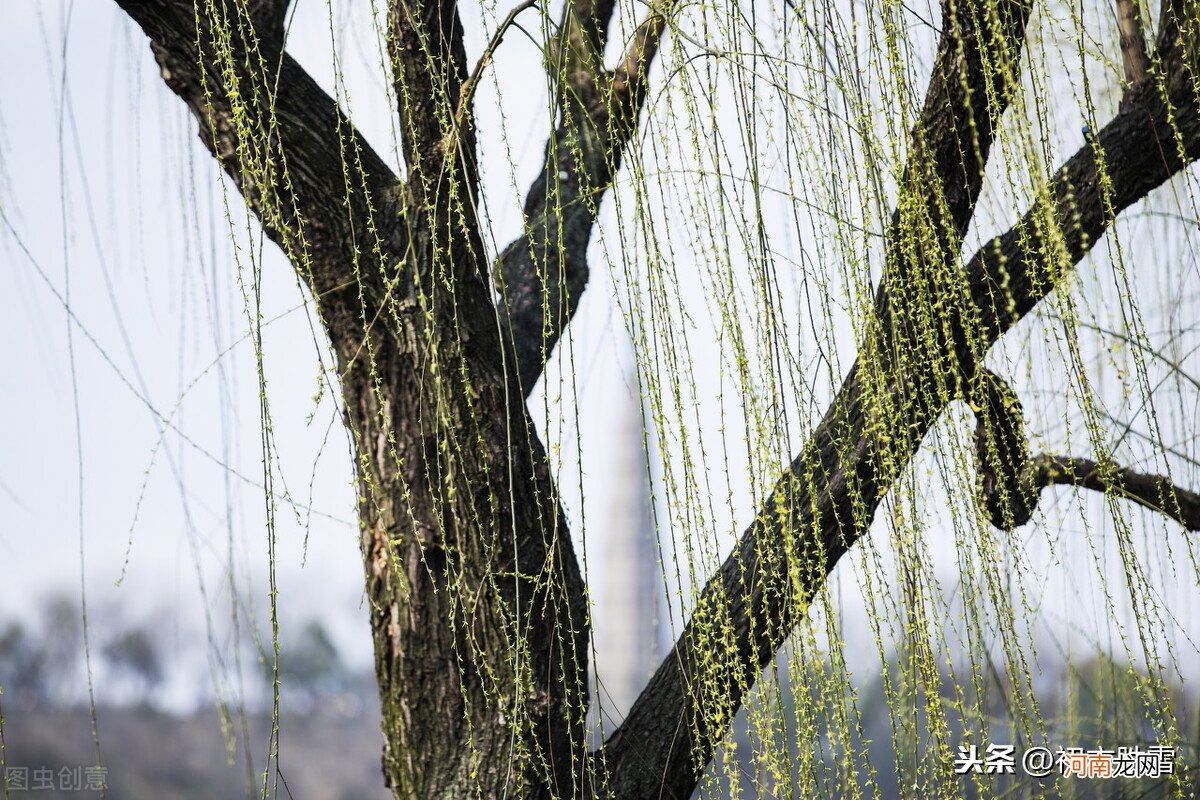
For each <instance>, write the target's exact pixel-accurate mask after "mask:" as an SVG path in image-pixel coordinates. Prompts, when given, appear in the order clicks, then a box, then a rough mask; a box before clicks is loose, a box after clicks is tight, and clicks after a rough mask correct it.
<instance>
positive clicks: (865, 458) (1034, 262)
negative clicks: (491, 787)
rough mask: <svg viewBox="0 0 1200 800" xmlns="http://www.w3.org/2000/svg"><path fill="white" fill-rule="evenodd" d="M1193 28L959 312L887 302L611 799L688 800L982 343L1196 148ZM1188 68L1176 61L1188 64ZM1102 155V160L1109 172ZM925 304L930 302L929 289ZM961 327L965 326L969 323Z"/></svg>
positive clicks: (953, 302)
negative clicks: (935, 331) (934, 331)
mask: <svg viewBox="0 0 1200 800" xmlns="http://www.w3.org/2000/svg"><path fill="white" fill-rule="evenodd" d="M1195 35H1196V34H1195V32H1190V33H1189V35H1188V38H1187V40H1186V41H1185V42H1180V41H1179V26H1177V25H1174V24H1171V25H1167V26H1164V34H1163V36H1162V37H1160V44H1159V48H1158V51H1159V56H1160V59H1159V62H1158V63H1159V64H1161V69H1162V78H1163V82H1162V85H1163V86H1164V87H1165V89H1166V92H1165V94H1166V96H1159V95H1155V96H1143V97H1141V98H1139V100H1138V102H1136V103H1132V104H1128V105H1127V106H1126V107H1125V108H1123V109H1122V110H1121V112H1120V113H1119V114H1118V115H1117V117H1116V118H1114V119H1113V121H1112V122H1111V123H1109V125H1107V126H1105V128H1104V129H1103V130H1102V131H1101V132H1100V133H1099V135H1098V136H1097V138H1096V140H1095V141H1093V142H1089V143H1088V144H1087V145H1086V146H1085V147H1084V148H1083V149H1081V150H1080V151H1079V152H1078V153H1076V154H1075V155H1074V156H1073V157H1072V158H1071V159H1070V160H1069V161H1068V162H1067V164H1066V165H1065V166H1064V167H1063V168H1062V169H1060V170H1059V171H1058V172H1057V173H1056V174H1055V176H1054V178H1053V179H1052V180H1051V181H1050V183H1049V185H1048V186H1047V187H1046V189H1045V191H1044V192H1043V194H1042V197H1044V198H1045V200H1044V201H1043V202H1040V203H1038V205H1037V207H1036V208H1035V209H1034V210H1032V211H1030V212H1029V214H1027V215H1026V216H1025V218H1024V219H1023V220H1022V221H1021V222H1020V223H1018V225H1017V226H1016V227H1015V228H1014V229H1013V230H1011V231H1009V232H1008V233H1005V234H1004V235H1002V236H999V237H997V238H996V239H995V240H993V241H992V242H991V243H989V244H988V245H986V246H985V247H984V248H983V249H981V250H980V251H979V253H977V254H976V256H975V257H974V258H972V259H971V261H970V262H969V264H968V265H967V268H966V270H965V271H963V272H961V273H959V281H958V282H957V283H956V284H954V285H951V286H949V287H947V291H946V292H945V293H944V294H941V295H938V296H936V298H933V299H936V301H937V302H938V304H939V308H940V310H939V314H941V315H942V316H945V317H949V318H957V319H956V321H954V322H953V324H951V325H949V326H948V338H946V339H944V340H940V345H939V346H940V347H942V348H945V349H948V350H950V351H951V352H950V353H948V354H946V355H944V356H940V355H939V354H938V353H937V352H929V351H927V350H923V349H920V344H919V342H918V341H916V340H915V339H913V338H912V337H911V336H910V335H909V334H908V332H904V331H898V330H897V319H896V317H895V316H894V311H889V309H888V306H887V304H883V305H881V306H880V308H879V309H878V310H877V316H878V317H879V318H878V319H877V320H876V324H875V325H873V326H872V327H871V328H870V330H871V331H872V332H871V334H870V335H869V337H868V339H867V341H865V342H864V344H863V348H862V349H863V353H862V355H861V356H860V358H859V360H858V362H857V363H856V365H855V367H854V368H853V369H852V370H851V373H850V375H849V376H848V377H847V379H846V381H845V382H844V384H843V385H842V387H841V389H840V390H839V392H838V394H837V397H836V399H835V400H834V402H833V404H832V406H831V407H830V409H829V411H828V412H827V413H826V415H825V417H824V418H823V420H822V421H821V423H820V425H819V426H818V427H817V429H816V431H815V432H814V434H813V436H812V438H811V440H810V441H809V443H808V444H807V445H806V446H805V447H804V449H803V451H802V452H801V454H800V455H799V456H798V457H797V458H796V460H795V461H793V462H792V464H791V465H790V467H789V469H788V470H787V472H786V473H785V474H784V476H783V477H782V479H781V480H780V482H779V483H778V484H777V486H776V488H775V490H774V492H773V494H772V495H771V497H770V498H769V500H768V502H767V503H766V504H765V505H764V506H763V508H762V510H761V512H760V513H759V515H758V517H757V518H756V519H755V521H754V523H753V524H752V525H751V526H750V527H749V528H748V530H747V531H746V532H745V533H744V534H743V536H742V538H741V539H740V540H739V542H738V544H737V546H736V548H735V549H734V552H733V553H732V554H731V555H730V556H729V557H728V558H727V559H726V561H725V563H724V564H723V565H722V566H721V569H720V571H719V572H718V573H717V574H716V575H715V576H713V578H712V579H710V581H709V582H708V584H707V585H706V586H705V588H704V590H703V592H702V593H701V595H700V597H699V599H698V601H697V604H696V610H695V611H694V612H693V615H692V617H691V619H690V620H689V621H688V623H687V625H686V627H685V629H684V631H683V634H682V635H681V636H680V638H679V640H678V642H677V643H676V645H675V648H674V650H673V651H672V652H671V653H670V654H669V655H668V656H667V658H666V659H665V660H664V661H663V663H662V665H661V666H660V667H659V668H658V670H657V671H656V673H655V675H654V677H653V678H652V679H651V681H650V684H649V685H648V686H647V688H646V690H645V691H644V692H643V693H642V695H641V696H640V697H639V698H638V700H637V702H636V703H635V704H634V706H633V708H632V710H631V711H630V713H629V715H628V716H627V717H626V720H625V722H624V723H623V724H622V725H621V727H620V728H619V729H618V730H617V731H616V733H615V734H614V735H613V736H612V737H611V739H610V740H609V742H608V743H607V745H606V747H605V749H604V751H603V752H602V753H600V754H598V758H599V759H600V761H601V763H602V764H603V765H604V766H605V767H606V768H607V770H608V771H609V775H610V779H609V784H608V787H607V788H608V791H610V792H611V793H612V796H614V797H618V798H638V797H667V798H686V797H688V796H689V795H690V793H691V791H692V789H693V787H694V786H695V784H696V781H697V778H698V776H699V774H700V772H701V770H702V769H703V768H704V766H705V765H706V764H707V762H708V761H709V759H710V758H711V757H712V754H713V752H714V749H715V747H716V745H717V743H718V742H719V741H720V739H721V738H722V737H723V736H724V735H725V733H726V732H727V730H728V726H729V724H730V723H731V721H732V719H733V716H734V714H735V712H736V711H737V709H738V707H739V706H740V704H741V702H742V700H743V698H744V697H745V693H746V692H747V691H748V689H749V687H750V686H751V685H752V684H753V683H754V681H755V680H756V679H757V678H758V676H759V675H760V674H761V671H762V670H763V669H764V667H765V666H766V664H767V663H768V661H769V660H770V659H771V658H772V657H773V655H774V653H775V652H776V650H777V649H778V648H779V646H780V645H781V644H782V643H783V641H784V640H785V638H786V637H787V636H788V634H789V633H790V632H791V629H792V626H793V624H794V622H795V620H796V619H797V615H798V614H800V613H803V610H804V609H805V608H806V607H807V604H808V603H809V602H810V601H811V599H812V598H813V597H814V596H815V594H816V593H817V592H818V591H819V590H820V589H821V587H822V586H823V585H824V584H825V581H826V579H827V577H828V575H829V573H830V571H831V570H832V569H833V567H834V566H835V565H836V564H837V563H838V560H839V559H840V557H841V556H842V555H843V554H844V553H845V552H846V551H847V549H848V548H849V547H851V546H852V545H853V544H854V543H855V542H856V541H857V540H858V539H859V538H860V537H861V536H862V535H863V534H864V533H865V532H866V531H867V530H868V528H869V527H870V524H871V521H872V519H873V518H874V514H875V511H876V509H877V507H878V504H879V502H880V501H881V500H882V498H883V497H884V495H885V494H886V492H887V491H888V490H889V489H890V487H891V486H892V485H893V483H894V482H895V480H896V479H897V477H898V476H899V475H900V474H901V473H902V472H903V470H904V469H905V468H906V467H907V465H908V464H909V462H910V461H911V459H912V457H913V456H914V455H915V453H916V450H917V448H918V446H919V445H920V442H921V440H922V438H923V437H924V435H925V434H926V433H927V432H928V430H929V428H930V427H931V426H932V424H933V423H934V421H935V420H936V419H937V418H938V416H940V414H941V413H942V411H943V410H944V409H945V407H946V406H947V405H948V404H949V403H950V402H951V401H952V400H953V398H954V397H955V396H956V395H955V394H954V393H949V392H946V391H944V389H945V387H946V386H947V385H954V386H957V385H958V383H959V381H961V380H964V379H970V376H972V375H973V374H974V373H975V371H976V368H977V365H978V364H979V363H980V361H981V360H982V358H983V356H984V355H985V354H986V353H987V351H988V350H989V349H990V347H991V346H992V345H993V344H994V343H995V342H996V341H997V340H998V339H999V338H1000V336H1001V335H1002V334H1003V333H1004V332H1005V331H1007V330H1008V329H1009V328H1010V327H1011V326H1012V325H1014V324H1015V323H1016V322H1017V321H1018V320H1020V319H1021V318H1022V317H1024V316H1025V315H1026V314H1028V313H1029V311H1030V310H1031V309H1032V308H1033V307H1034V306H1035V305H1036V304H1037V303H1038V302H1040V301H1041V300H1042V299H1043V298H1044V297H1045V296H1046V295H1047V293H1049V292H1050V291H1051V290H1053V289H1054V288H1055V287H1056V286H1057V285H1058V284H1059V283H1060V282H1061V280H1062V278H1063V277H1064V276H1065V275H1066V274H1067V273H1068V271H1069V270H1070V269H1071V267H1072V266H1073V265H1074V264H1076V263H1077V262H1078V261H1079V260H1080V259H1081V258H1083V256H1084V255H1085V254H1086V253H1087V252H1088V250H1090V248H1091V247H1092V246H1093V245H1094V243H1095V242H1096V241H1097V239H1098V238H1099V237H1100V236H1101V235H1103V233H1104V231H1105V229H1106V228H1107V227H1108V226H1109V225H1110V224H1111V223H1112V221H1113V219H1114V217H1115V215H1116V214H1117V213H1119V212H1120V211H1122V210H1123V209H1125V208H1127V207H1129V206H1130V205H1131V204H1132V203H1134V202H1136V201H1137V200H1139V199H1141V198H1143V197H1145V196H1146V195H1147V194H1148V193H1149V192H1150V191H1151V190H1152V189H1154V188H1155V187H1157V186H1160V185H1161V184H1162V183H1164V182H1165V181H1166V180H1167V179H1169V178H1170V177H1171V176H1172V175H1174V174H1176V173H1178V172H1179V171H1180V170H1182V169H1183V168H1184V167H1185V166H1186V165H1187V164H1189V163H1191V162H1192V161H1193V160H1194V159H1196V158H1197V157H1198V156H1200V109H1198V103H1197V96H1196V92H1195V89H1194V87H1193V85H1192V82H1191V79H1190V77H1189V76H1190V72H1189V70H1190V69H1192V68H1194V66H1195V62H1194V58H1193V56H1192V55H1183V54H1184V53H1187V54H1194V53H1195V52H1196V48H1197V42H1196V41H1195V39H1194V37H1195ZM1185 62H1186V66H1185ZM1097 152H1102V153H1105V154H1106V157H1105V160H1104V166H1103V167H1101V166H1100V165H1099V164H1098V163H1097V160H1096V158H1097V156H1096V154H1097ZM925 302H926V303H929V302H931V298H926V300H925ZM967 331H970V335H968V334H967V333H966V332H967Z"/></svg>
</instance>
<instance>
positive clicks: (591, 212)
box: [493, 0, 673, 394]
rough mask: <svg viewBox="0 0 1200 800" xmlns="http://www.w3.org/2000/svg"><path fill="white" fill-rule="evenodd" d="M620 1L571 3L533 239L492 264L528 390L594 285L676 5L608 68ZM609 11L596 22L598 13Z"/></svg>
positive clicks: (532, 204) (529, 214) (558, 50)
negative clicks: (605, 225) (598, 254)
mask: <svg viewBox="0 0 1200 800" xmlns="http://www.w3.org/2000/svg"><path fill="white" fill-rule="evenodd" d="M613 7H614V6H613V3H612V2H611V0H600V2H590V0H582V1H581V2H574V3H571V2H569V3H568V4H567V7H566V10H565V12H564V18H563V23H562V26H561V27H562V34H561V35H560V36H559V38H558V40H557V44H556V45H555V47H553V48H552V49H551V52H552V54H554V55H552V59H554V58H557V59H558V60H557V61H552V62H551V64H550V65H549V67H550V69H551V75H552V76H554V77H555V79H556V80H555V83H556V84H557V85H558V86H559V90H560V92H561V97H560V102H559V121H558V127H557V128H556V130H555V131H554V133H553V134H551V136H550V138H549V139H548V140H547V142H546V155H545V160H544V163H543V166H542V171H541V174H540V175H539V176H538V178H537V180H535V181H534V183H533V186H532V187H531V188H530V190H529V193H528V195H527V196H526V199H525V209H524V217H525V233H524V234H523V235H522V236H520V237H519V238H517V239H516V240H515V241H513V242H512V243H511V244H509V245H508V246H507V247H506V248H505V249H504V250H503V252H502V253H501V254H500V257H499V258H498V259H497V261H496V263H495V265H494V266H493V277H494V278H495V281H496V285H497V287H498V288H499V291H500V316H501V321H502V323H503V330H504V331H505V336H506V338H507V339H508V344H509V345H510V352H512V353H513V356H514V358H515V360H516V364H517V371H518V375H519V378H520V381H521V388H522V391H523V392H524V393H525V394H528V393H529V392H530V391H532V390H533V387H534V384H535V383H536V382H537V379H538V376H540V375H541V373H542V370H543V369H544V367H545V364H546V360H547V359H548V358H549V356H550V353H551V352H552V351H553V349H554V346H555V344H556V343H557V342H558V339H559V337H560V336H561V335H562V333H563V331H564V330H565V329H566V326H567V323H568V322H569V321H570V319H571V317H572V316H573V315H574V313H575V310H576V308H578V306H579V300H580V298H581V297H582V295H583V291H584V289H585V287H586V286H587V282H588V277H589V270H588V263H587V248H588V242H589V241H591V235H592V227H593V225H594V224H595V221H596V215H597V214H598V213H599V209H600V204H601V202H602V201H603V199H604V196H605V193H606V192H607V191H608V189H609V188H610V187H611V185H612V181H613V177H614V176H615V175H616V173H617V170H618V169H620V166H621V160H622V158H623V157H624V154H625V150H626V148H627V147H628V146H629V143H630V142H631V141H632V139H633V137H634V135H635V134H636V133H637V128H638V117H639V114H640V112H641V110H642V106H643V105H644V104H645V101H646V91H647V73H648V72H649V69H650V66H651V64H652V63H653V61H654V57H655V55H656V54H657V52H658V46H659V42H660V41H661V39H662V35H663V31H664V28H665V25H666V18H667V15H668V14H669V13H670V9H671V8H672V7H673V6H672V5H671V4H668V5H666V6H664V7H663V8H662V9H661V10H659V9H656V10H654V11H652V12H651V13H650V14H649V15H647V17H646V19H645V20H643V21H642V23H641V24H640V25H639V26H638V27H637V29H636V30H635V32H634V35H633V37H632V38H631V40H630V42H629V44H628V45H627V47H626V49H625V52H624V54H623V55H622V57H621V61H620V63H619V65H618V66H617V67H616V69H614V70H613V71H611V72H604V71H602V70H600V69H599V58H600V54H601V53H602V48H603V45H604V41H605V39H606V36H607V27H608V17H609V16H611V14H612V11H613ZM595 14H604V15H606V16H604V17H602V18H597V17H595V16H593V15H595Z"/></svg>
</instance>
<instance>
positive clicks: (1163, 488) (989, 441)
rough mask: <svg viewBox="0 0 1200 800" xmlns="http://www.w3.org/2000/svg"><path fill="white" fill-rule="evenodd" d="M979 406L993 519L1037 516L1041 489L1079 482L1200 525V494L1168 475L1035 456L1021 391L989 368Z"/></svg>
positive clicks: (1004, 521) (1017, 522)
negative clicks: (1017, 393)
mask: <svg viewBox="0 0 1200 800" xmlns="http://www.w3.org/2000/svg"><path fill="white" fill-rule="evenodd" d="M969 396H970V399H971V406H972V408H973V410H974V411H975V419H976V424H975V464H976V469H977V470H978V477H979V493H978V497H979V503H980V506H981V508H982V509H983V511H984V513H985V514H987V517H988V521H989V522H991V524H992V525H994V526H995V527H997V528H999V529H1000V530H1004V531H1011V530H1014V529H1015V528H1018V527H1020V526H1022V525H1024V524H1026V523H1027V522H1029V521H1030V520H1031V519H1032V518H1033V512H1034V509H1035V508H1036V507H1037V503H1038V496H1039V494H1040V493H1041V490H1042V489H1044V488H1046V487H1048V486H1056V485H1057V486H1075V487H1077V488H1080V489H1090V490H1092V491H1095V492H1103V493H1105V494H1108V495H1111V496H1113V497H1121V498H1125V499H1127V500H1132V501H1133V502H1135V503H1138V504H1139V505H1142V506H1145V507H1146V508H1149V509H1150V510H1152V511H1157V512H1158V513H1160V514H1163V515H1164V516H1167V517H1170V518H1171V519H1173V520H1175V521H1176V522H1178V523H1179V524H1181V525H1183V526H1184V527H1185V528H1187V529H1188V530H1190V531H1200V495H1198V494H1196V493H1195V492H1192V491H1189V490H1187V489H1184V488H1183V487H1181V486H1177V485H1176V484H1175V483H1173V482H1172V481H1171V479H1170V478H1167V477H1165V476H1163V475H1151V474H1147V473H1143V472H1138V471H1136V470H1133V469H1129V468H1127V467H1122V466H1119V465H1117V464H1113V463H1111V462H1105V463H1098V462H1096V461H1093V460H1092V459H1088V458H1075V457H1072V456H1058V455H1051V454H1049V453H1041V454H1039V455H1036V456H1032V457H1031V456H1030V453H1029V442H1028V440H1027V438H1026V436H1025V419H1024V415H1023V413H1022V410H1021V403H1020V401H1019V399H1018V398H1017V395H1016V392H1014V391H1013V389H1012V387H1011V386H1009V385H1008V383H1007V382H1006V381H1004V380H1003V379H1002V378H1000V377H999V376H997V375H996V374H995V373H992V372H990V371H988V370H985V369H980V370H978V371H977V372H976V375H975V385H974V391H972V392H971V393H970V395H969Z"/></svg>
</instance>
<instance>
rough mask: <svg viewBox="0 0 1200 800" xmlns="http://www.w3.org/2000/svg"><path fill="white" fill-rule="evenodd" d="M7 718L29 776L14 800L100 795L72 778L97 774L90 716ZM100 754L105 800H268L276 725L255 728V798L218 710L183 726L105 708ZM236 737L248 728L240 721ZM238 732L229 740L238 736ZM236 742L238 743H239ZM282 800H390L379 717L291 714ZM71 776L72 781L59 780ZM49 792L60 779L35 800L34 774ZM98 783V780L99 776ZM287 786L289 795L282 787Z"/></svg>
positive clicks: (79, 712)
mask: <svg viewBox="0 0 1200 800" xmlns="http://www.w3.org/2000/svg"><path fill="white" fill-rule="evenodd" d="M4 710H5V718H4V728H3V733H4V741H5V745H6V747H5V758H4V761H5V763H6V765H7V768H8V769H9V770H13V769H18V770H20V769H22V768H23V769H24V774H25V775H26V778H27V781H28V788H29V790H28V791H21V790H13V789H10V796H11V797H13V798H21V797H30V798H39V800H50V799H51V798H62V800H82V798H87V797H98V796H99V793H98V792H96V791H81V790H79V789H75V788H73V787H72V785H71V784H72V782H73V781H76V780H80V781H81V782H86V779H85V778H82V777H81V778H79V779H77V778H75V777H74V776H73V775H72V774H71V770H72V769H73V768H76V767H79V768H81V769H80V772H82V769H83V768H86V767H88V766H92V765H94V764H95V755H94V747H93V743H92V734H91V721H90V715H89V714H88V711H87V709H86V708H76V709H56V708H45V709H29V708H23V709H11V708H8V707H6V708H5V709H4ZM98 718H99V727H100V748H101V754H102V757H103V763H104V766H105V767H106V768H107V774H106V776H105V777H106V779H107V785H108V790H107V792H106V795H107V797H109V798H112V800H176V799H177V800H234V799H235V798H242V797H247V798H253V797H257V796H261V795H260V794H259V791H260V790H261V780H262V775H261V771H262V769H263V764H264V761H265V755H266V752H267V747H268V742H269V734H270V717H269V715H263V714H257V715H255V716H253V717H252V718H249V719H248V720H247V724H248V727H249V730H250V736H249V741H250V745H251V753H252V765H253V781H254V783H255V785H256V787H257V788H248V786H247V784H248V780H249V779H248V775H247V768H246V760H245V754H244V752H241V750H242V744H241V741H240V738H239V739H238V740H237V743H236V744H235V746H234V751H233V752H230V751H228V750H227V747H226V737H225V736H224V735H223V734H222V726H221V721H220V718H219V715H218V713H217V712H216V710H215V709H212V708H208V709H205V710H202V711H199V712H196V713H194V714H190V715H186V716H178V715H172V714H165V713H163V712H160V711H155V710H152V709H133V708H101V709H99V711H98ZM233 723H234V725H235V727H236V728H238V729H240V725H241V724H240V722H239V721H238V720H237V719H236V717H235V719H234V720H233ZM236 733H237V731H236V730H234V731H230V735H231V737H232V736H235V735H236ZM230 741H231V742H232V741H234V740H233V739H232V738H231V739H230ZM280 744H281V746H280V752H281V757H280V765H281V770H282V776H283V780H282V781H281V782H280V785H279V791H278V795H277V796H278V797H288V796H289V795H290V796H291V797H293V798H296V800H385V798H387V797H389V794H388V792H387V791H386V789H385V788H384V786H383V777H382V773H381V772H380V767H379V763H380V762H379V759H380V752H381V748H382V744H383V739H382V736H381V735H380V732H379V719H378V712H377V710H375V709H368V710H366V711H364V712H363V713H362V714H359V715H357V716H351V715H348V714H345V713H341V714H339V713H314V714H311V715H301V714H294V713H289V714H285V715H284V716H283V717H282V718H281V720H280ZM64 767H66V768H67V770H68V773H67V774H66V775H65V776H61V777H60V771H61V770H62V769H63V768H64ZM39 769H40V770H43V771H42V772H41V773H40V777H41V779H42V781H41V784H42V786H45V785H46V783H47V782H48V777H49V773H47V772H45V770H46V769H49V770H52V771H53V773H54V777H53V781H52V782H53V785H54V787H55V788H53V789H43V790H38V791H33V789H34V788H35V786H34V780H35V771H36V770H39ZM93 777H97V776H93ZM284 781H286V788H285V787H284Z"/></svg>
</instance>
